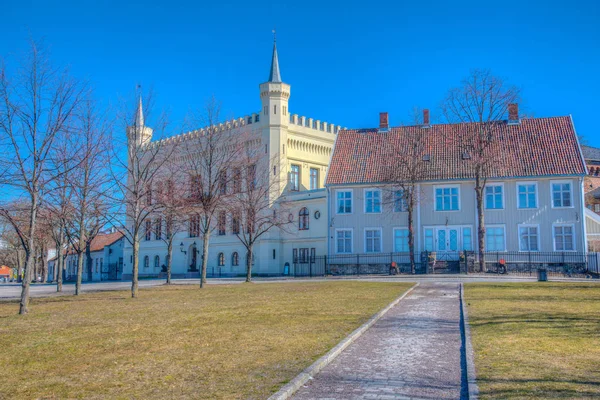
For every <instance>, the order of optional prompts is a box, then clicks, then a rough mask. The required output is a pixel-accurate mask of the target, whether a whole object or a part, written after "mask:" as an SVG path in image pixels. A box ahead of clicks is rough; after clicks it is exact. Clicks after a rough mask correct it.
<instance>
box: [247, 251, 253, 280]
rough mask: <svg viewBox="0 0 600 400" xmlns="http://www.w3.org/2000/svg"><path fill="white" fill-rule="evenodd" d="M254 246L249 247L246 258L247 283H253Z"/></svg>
mask: <svg viewBox="0 0 600 400" xmlns="http://www.w3.org/2000/svg"><path fill="white" fill-rule="evenodd" d="M253 247H254V246H253V245H250V246H248V255H247V257H246V282H252V257H253V256H254V250H253Z"/></svg>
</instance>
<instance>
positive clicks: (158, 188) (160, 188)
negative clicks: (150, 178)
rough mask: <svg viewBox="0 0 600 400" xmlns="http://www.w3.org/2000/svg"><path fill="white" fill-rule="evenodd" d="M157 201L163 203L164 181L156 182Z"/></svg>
mask: <svg viewBox="0 0 600 400" xmlns="http://www.w3.org/2000/svg"><path fill="white" fill-rule="evenodd" d="M156 201H158V203H162V202H163V201H164V192H163V183H162V182H158V183H157V184H156Z"/></svg>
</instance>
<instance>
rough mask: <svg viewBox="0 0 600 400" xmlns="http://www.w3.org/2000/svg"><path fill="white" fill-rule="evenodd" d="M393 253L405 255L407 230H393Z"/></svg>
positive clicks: (407, 249)
mask: <svg viewBox="0 0 600 400" xmlns="http://www.w3.org/2000/svg"><path fill="white" fill-rule="evenodd" d="M394 251H396V252H399V253H407V252H408V251H409V248H408V229H394Z"/></svg>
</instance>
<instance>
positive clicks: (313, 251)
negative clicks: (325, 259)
mask: <svg viewBox="0 0 600 400" xmlns="http://www.w3.org/2000/svg"><path fill="white" fill-rule="evenodd" d="M316 259H317V249H315V248H314V247H313V248H311V249H310V262H311V263H314V262H315V261H316Z"/></svg>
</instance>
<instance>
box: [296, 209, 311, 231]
mask: <svg viewBox="0 0 600 400" xmlns="http://www.w3.org/2000/svg"><path fill="white" fill-rule="evenodd" d="M308 218H309V215H308V208H306V207H302V208H301V209H300V212H299V213H298V229H299V230H301V231H305V230H308Z"/></svg>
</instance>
